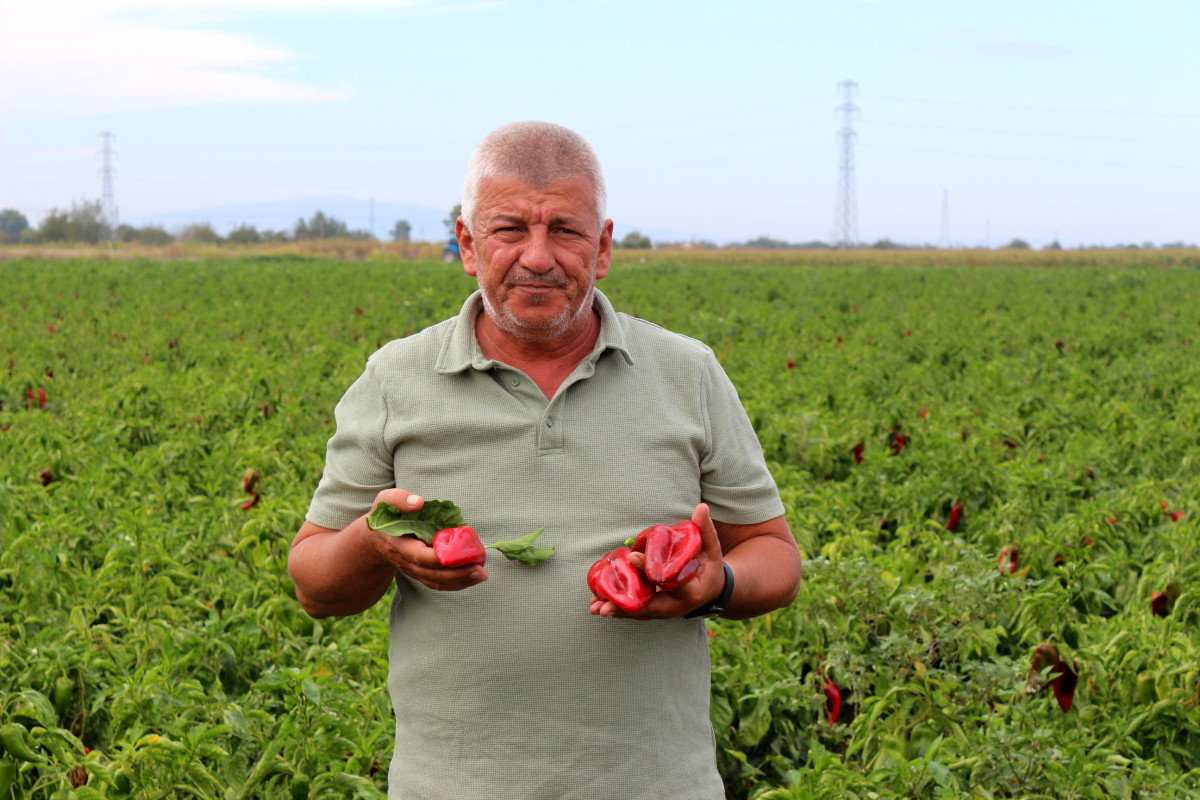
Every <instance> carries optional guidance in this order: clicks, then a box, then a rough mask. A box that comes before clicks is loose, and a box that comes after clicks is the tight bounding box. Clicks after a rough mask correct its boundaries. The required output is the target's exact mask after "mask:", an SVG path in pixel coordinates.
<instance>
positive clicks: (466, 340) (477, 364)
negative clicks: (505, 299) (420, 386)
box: [434, 289, 633, 375]
mask: <svg viewBox="0 0 1200 800" xmlns="http://www.w3.org/2000/svg"><path fill="white" fill-rule="evenodd" d="M592 308H594V309H595V310H596V311H597V312H599V314H600V335H599V337H597V339H596V346H595V347H594V348H592V354H591V355H590V356H588V360H589V361H591V362H592V363H593V364H594V363H595V362H596V361H597V360H599V358H600V356H601V355H603V354H604V351H605V350H609V349H612V350H615V351H617V352H618V353H620V354H621V355H622V357H624V359H625V363H627V364H632V363H633V354H632V353H631V352H630V350H629V343H628V341H627V340H626V338H625V331H624V329H623V328H622V327H621V320H620V319H619V317H618V316H617V312H616V311H615V310H614V309H613V306H612V303H610V302H609V300H608V298H607V297H605V296H604V294H603V293H602V292H601V291H600V290H599V289H594V290H593V291H592ZM482 312H483V296H482V295H481V294H480V292H479V290H478V289H477V290H475V291H474V292H473V293H472V294H471V296H470V297H468V298H467V300H466V302H464V303H463V306H462V309H461V310H460V311H459V312H458V316H457V317H455V318H454V320H453V322H452V323H451V327H450V335H449V336H447V337H446V340H445V341H444V342H443V343H442V349H441V351H440V352H439V353H438V358H437V363H436V364H434V370H435V371H436V372H439V373H442V374H447V375H448V374H453V373H456V372H462V371H464V370H466V369H467V368H468V367H473V368H475V369H478V370H486V369H490V368H491V367H492V365H493V364H495V363H496V362H495V361H493V360H492V359H490V358H488V357H487V356H485V355H484V354H483V351H482V350H481V349H480V348H479V341H478V340H477V339H476V338H475V319H476V318H477V317H478V316H479V315H480V313H482Z"/></svg>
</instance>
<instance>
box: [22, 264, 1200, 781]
mask: <svg viewBox="0 0 1200 800" xmlns="http://www.w3.org/2000/svg"><path fill="white" fill-rule="evenodd" d="M910 255H911V254H910ZM1034 255H1036V254H1034ZM733 257H736V256H732V255H731V258H733ZM800 258H801V257H800V256H797V257H796V260H794V261H788V260H787V259H784V258H772V259H770V260H762V259H753V258H746V259H743V260H741V261H740V262H739V263H733V262H729V261H727V262H724V263H722V262H721V261H719V260H715V259H713V258H711V257H708V256H706V257H704V258H697V259H695V260H679V259H670V258H655V259H652V262H651V263H649V264H645V265H642V264H628V265H618V266H617V267H616V268H614V270H613V272H612V273H611V274H610V276H609V277H608V278H606V279H605V281H604V282H603V283H602V284H601V289H602V290H604V291H605V292H606V293H607V294H608V295H609V297H610V298H612V299H613V301H614V303H615V305H616V306H617V307H618V308H619V309H621V310H625V311H627V312H629V313H632V314H637V315H639V316H642V317H645V318H647V319H650V320H653V321H655V322H657V323H659V324H662V325H664V326H666V327H668V328H671V329H674V330H677V331H680V332H683V333H686V334H688V335H691V336H694V337H696V338H699V339H701V340H703V341H705V342H706V343H708V344H709V345H710V346H711V347H712V348H713V349H714V351H715V352H716V353H717V354H718V356H719V358H720V359H721V360H722V363H723V364H724V366H725V368H726V370H727V371H728V372H729V374H730V376H731V377H732V378H733V380H734V382H735V384H736V385H737V386H738V389H739V392H740V394H741V398H742V401H743V404H744V405H745V407H746V409H747V411H748V412H749V414H750V417H751V419H752V421H753V422H754V424H755V427H756V429H757V430H758V432H759V436H760V439H761V441H762V444H763V448H764V452H765V453H766V455H767V458H768V459H769V462H770V464H771V466H772V469H773V472H774V474H775V476H776V480H777V482H778V484H779V486H780V490H781V494H782V495H783V498H784V501H785V505H786V507H787V515H788V521H789V524H790V525H791V527H792V530H793V532H794V533H795V535H796V538H797V541H798V542H799V543H800V545H801V549H802V550H803V552H804V554H805V557H806V562H805V580H804V584H803V587H802V589H801V593H800V596H799V598H798V599H797V601H796V602H795V604H793V606H791V607H790V608H788V609H785V610H782V611H777V612H774V613H773V614H770V615H767V616H765V617H762V618H759V619H756V620H752V621H748V622H729V621H725V620H719V621H714V622H712V623H710V624H711V631H712V638H711V639H710V646H711V651H712V657H713V702H712V718H713V723H714V728H715V729H716V732H717V739H718V746H719V753H718V757H719V764H720V767H721V770H722V774H723V775H724V776H725V778H726V781H727V785H728V794H729V796H730V797H735V798H753V799H754V800H768V798H770V799H771V800H780V799H781V798H797V799H799V798H823V797H829V798H834V797H837V798H843V797H851V798H854V797H863V798H865V797H897V798H899V797H906V798H907V797H929V798H942V797H980V798H991V797H1022V798H1026V797H1141V798H1148V797H1154V798H1159V797H1161V798H1168V797H1172V798H1173V797H1194V796H1200V772H1198V771H1197V770H1198V769H1200V708H1198V705H1200V685H1198V681H1200V638H1198V633H1197V623H1198V622H1200V599H1198V598H1200V583H1198V581H1197V572H1198V570H1200V567H1198V566H1197V563H1198V559H1197V555H1198V552H1197V550H1198V549H1200V537H1198V536H1197V532H1198V529H1197V519H1198V518H1200V478H1197V475H1198V474H1200V469H1198V467H1200V463H1198V462H1200V389H1198V388H1197V387H1200V357H1198V356H1197V351H1196V348H1198V347H1200V309H1198V308H1197V307H1196V306H1195V304H1188V303H1187V302H1186V301H1185V298H1188V297H1191V296H1196V295H1197V294H1198V290H1200V285H1198V284H1200V271H1196V270H1191V269H1175V268H1163V267H1162V265H1157V264H1153V263H1147V264H1136V265H1130V266H1124V267H1120V268H1113V267H1108V266H1093V265H1091V264H1089V263H1085V264H1080V265H1074V266H1072V265H1070V264H1059V265H1057V266H1046V265H1044V264H1035V263H1033V261H1032V260H1031V261H1030V262H1029V263H1022V262H1021V261H1020V260H1016V259H1008V260H1006V261H1005V262H1004V263H1000V264H995V265H991V266H987V268H980V266H979V265H978V264H973V263H966V262H962V263H956V262H955V261H954V259H952V258H949V257H948V256H947V254H941V256H939V258H938V260H937V261H936V262H933V261H930V262H929V263H922V262H921V261H920V260H918V259H915V258H906V259H905V260H904V263H902V264H901V263H897V264H880V263H876V262H865V261H864V262H861V263H856V262H855V261H854V260H853V259H841V260H840V261H838V263H829V264H823V265H822V266H819V267H812V266H805V264H804V263H803V261H801V260H800ZM1168 266H1170V265H1168ZM1176 266H1177V265H1176ZM0 278H2V280H3V286H4V292H3V293H2V294H0V375H2V376H3V383H2V384H0V725H3V724H5V723H11V722H17V723H18V724H20V725H22V726H23V727H24V728H25V729H26V730H27V731H28V738H27V740H26V741H27V742H28V743H29V745H30V747H31V748H32V749H33V752H34V754H35V755H36V758H35V759H34V760H33V761H24V760H21V761H18V760H17V759H15V758H13V757H12V756H7V757H0V781H2V780H3V775H4V772H3V765H4V763H5V761H6V760H7V761H8V762H10V763H12V764H13V765H14V767H15V772H16V775H15V778H14V781H15V783H16V784H17V785H18V786H19V787H20V791H21V792H22V793H23V794H22V795H20V796H25V797H33V798H49V797H70V796H73V797H76V798H79V799H80V800H87V798H98V797H133V798H160V797H161V798H168V797H177V796H193V797H201V798H238V797H241V798H266V797H277V796H281V795H286V794H287V793H288V790H289V789H291V788H295V789H296V791H297V792H300V791H302V790H303V791H306V792H307V795H308V796H310V797H314V798H319V797H330V798H334V797H347V796H358V797H363V798H377V797H381V796H382V794H381V793H382V791H383V789H384V787H385V784H386V779H385V775H386V771H387V760H388V754H389V753H390V751H391V730H392V722H391V709H390V708H389V707H388V702H387V697H386V693H385V691H384V685H385V679H386V649H385V642H386V637H387V628H386V611H385V609H384V608H383V607H382V605H381V606H380V607H378V608H376V609H373V610H372V611H370V612H368V613H365V614H362V615H359V616H358V617H355V618H348V619H333V620H323V621H320V622H314V621H313V620H311V619H309V618H308V617H306V616H305V615H304V614H303V613H302V612H301V611H300V609H299V607H298V605H297V603H296V602H295V599H294V596H293V594H292V587H291V585H290V582H289V580H288V578H287V574H286V569H285V563H286V556H287V549H288V545H289V543H290V541H291V538H292V536H293V535H294V532H295V531H296V529H297V528H298V527H299V525H300V523H301V521H302V515H303V513H304V511H305V509H306V508H307V504H308V500H309V497H310V496H311V492H312V490H313V488H314V486H315V484H316V481H317V478H318V475H319V472H320V469H321V467H322V462H323V457H324V449H325V441H326V439H327V438H328V436H329V435H330V433H331V432H332V410H333V406H334V405H335V404H336V402H337V400H338V398H339V397H340V396H341V394H342V392H343V391H344V390H345V388H346V386H348V385H349V383H350V382H351V381H353V380H354V378H355V377H357V375H358V373H359V371H360V370H361V367H362V364H363V362H364V360H365V358H366V357H367V356H368V355H369V354H370V353H371V352H372V351H374V350H375V349H376V348H377V347H378V346H379V345H380V344H381V343H383V342H386V341H388V340H390V339H393V338H396V337H400V336H404V335H406V334H408V333H411V332H413V331H416V330H420V329H421V328H423V327H425V326H427V325H430V324H432V323H433V322H436V321H438V320H440V319H443V318H445V317H446V316H448V315H450V314H452V313H454V311H455V310H456V309H457V308H458V306H459V305H460V304H461V302H462V299H463V298H464V297H465V296H466V295H467V294H468V293H469V292H470V291H471V290H472V288H473V281H472V280H471V279H468V278H466V277H465V276H463V275H462V274H461V271H460V270H455V269H454V268H448V267H446V266H444V265H440V264H437V265H435V264H425V263H389V262H384V261H370V262H365V263H345V262H337V261H329V260H320V259H310V258H303V257H276V258H257V259H256V258H245V259H240V260H223V261H201V262H194V263H190V262H189V263H183V262H166V261H150V260H143V261H112V262H105V261H87V260H78V261H64V262H46V261H37V260H16V261H9V262H0ZM248 470H249V471H252V472H257V473H259V475H260V476H261V477H260V479H259V481H258V484H257V486H256V487H255V489H256V492H257V500H256V501H255V502H253V503H250V502H248V501H249V500H251V499H252V496H251V495H248V494H247V492H246V491H245V488H244V485H243V476H244V475H245V473H246V472H247V471H248ZM243 506H246V507H245V508H243ZM956 507H958V509H959V510H958V511H957V512H956V511H955V508H956ZM952 515H957V516H958V518H957V521H956V522H955V523H954V524H953V525H952V526H951V527H952V529H948V527H947V526H948V523H950V520H951V517H952ZM1005 548H1008V551H1007V552H1006V553H1005V555H1004V559H1003V561H1002V559H1001V552H1002V550H1004V549H1005ZM1013 551H1015V552H1016V553H1017V555H1016V562H1015V565H1014V564H1013V562H1012V561H1010V560H1008V559H1009V558H1010V555H1009V554H1010V553H1012V552H1013ZM1156 594H1158V595H1160V599H1159V600H1158V601H1157V605H1155V601H1154V596H1155V595H1156ZM1161 598H1166V599H1161ZM1164 611H1165V613H1158V612H1164ZM1042 643H1048V644H1052V645H1054V647H1055V648H1056V651H1057V653H1058V654H1059V655H1060V657H1061V659H1062V662H1063V663H1064V664H1066V665H1068V666H1069V667H1071V669H1072V671H1073V672H1074V673H1075V674H1077V675H1078V685H1077V687H1076V689H1075V691H1074V695H1073V698H1072V702H1071V704H1070V706H1069V710H1067V711H1063V710H1062V707H1061V705H1060V703H1059V702H1056V697H1055V695H1054V693H1053V692H1052V691H1051V690H1050V689H1049V688H1046V689H1043V688H1042V684H1043V683H1044V682H1045V679H1048V678H1050V677H1053V675H1052V674H1046V673H1047V671H1046V670H1041V673H1042V674H1040V675H1039V674H1035V675H1033V676H1032V677H1031V675H1030V671H1031V666H1032V663H1033V662H1032V658H1033V653H1034V650H1035V648H1036V647H1037V646H1038V645H1039V644H1042ZM1051 672H1052V671H1051ZM828 685H832V686H834V687H836V690H837V693H838V694H839V695H840V698H841V704H840V710H838V714H837V716H836V718H834V719H832V720H831V719H830V718H829V717H830V712H831V710H833V708H832V704H831V701H830V700H829V699H828V698H829V695H828V694H827V693H826V691H827V686H828ZM4 797H5V795H4V794H3V790H2V788H0V798H4Z"/></svg>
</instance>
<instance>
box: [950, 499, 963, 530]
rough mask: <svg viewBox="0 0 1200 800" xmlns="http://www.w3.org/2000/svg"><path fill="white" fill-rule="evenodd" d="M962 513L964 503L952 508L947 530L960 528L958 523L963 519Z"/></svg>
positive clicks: (956, 504)
mask: <svg viewBox="0 0 1200 800" xmlns="http://www.w3.org/2000/svg"><path fill="white" fill-rule="evenodd" d="M962 512H963V507H962V503H955V504H954V505H953V506H951V507H950V519H948V520H946V530H948V531H952V530H954V529H955V528H957V527H958V521H959V520H961V519H962Z"/></svg>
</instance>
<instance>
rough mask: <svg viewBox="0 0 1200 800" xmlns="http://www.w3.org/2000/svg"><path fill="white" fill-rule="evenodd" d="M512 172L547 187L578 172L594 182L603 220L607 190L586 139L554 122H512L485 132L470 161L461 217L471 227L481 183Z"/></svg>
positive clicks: (597, 210)
mask: <svg viewBox="0 0 1200 800" xmlns="http://www.w3.org/2000/svg"><path fill="white" fill-rule="evenodd" d="M499 175H509V176H512V177H514V178H517V179H519V180H521V181H522V182H524V183H528V184H529V185H530V186H535V187H537V188H539V189H540V188H543V187H546V186H549V185H550V184H552V183H557V182H558V181H562V180H567V179H569V178H575V177H578V176H580V175H582V176H585V177H587V178H590V179H591V181H592V185H593V186H595V187H596V217H597V221H598V222H599V223H600V225H601V227H603V225H604V219H605V206H606V205H607V200H608V194H607V191H606V190H605V187H604V173H603V172H602V171H601V170H600V160H599V159H598V158H596V153H595V151H594V150H592V146H591V145H590V144H588V143H587V140H586V139H584V138H583V137H582V136H580V135H579V134H578V133H575V131H573V130H570V129H569V128H564V127H563V126H561V125H555V124H554V123H552V122H513V123H510V124H508V125H504V126H502V127H500V128H497V129H496V130H494V131H492V132H491V133H489V134H488V135H487V136H485V137H484V139H483V141H482V142H480V143H479V146H478V147H476V148H475V152H474V153H472V154H471V161H470V162H469V163H468V164H467V179H466V180H465V181H464V182H463V193H462V216H463V220H465V221H466V223H467V227H468V228H469V227H471V223H472V220H473V218H474V215H475V204H476V202H477V201H478V199H479V187H480V186H481V185H482V184H483V182H484V180H486V179H488V178H494V177H497V176H499Z"/></svg>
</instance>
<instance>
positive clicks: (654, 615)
mask: <svg viewBox="0 0 1200 800" xmlns="http://www.w3.org/2000/svg"><path fill="white" fill-rule="evenodd" d="M692 522H694V523H696V527H698V528H699V529H700V533H701V535H702V536H703V537H704V547H703V549H702V550H701V552H700V555H699V559H700V566H699V568H697V570H696V576H695V578H693V579H692V580H689V581H688V582H687V583H685V584H683V585H682V586H680V587H679V588H678V589H676V590H674V591H671V592H659V593H658V594H656V595H655V596H654V599H653V600H651V601H650V604H649V605H647V606H646V607H645V608H643V609H642V610H641V611H638V612H636V613H633V614H626V613H625V612H622V611H621V610H619V609H618V608H617V607H616V606H615V605H613V604H612V603H610V602H605V601H602V600H599V599H597V598H595V597H593V598H592V601H591V607H590V610H591V613H593V614H598V615H600V616H604V617H635V618H637V619H662V618H670V617H682V616H683V615H684V614H686V613H688V612H689V611H692V610H693V609H696V608H699V607H700V606H703V605H707V604H709V603H711V602H713V601H714V600H716V599H717V598H718V597H720V596H721V592H722V591H724V589H725V570H724V568H723V567H722V566H721V562H722V561H724V562H725V563H726V564H728V565H729V568H730V569H731V570H732V571H733V577H734V581H733V596H732V597H730V599H729V603H728V604H727V605H726V606H725V613H723V614H722V615H721V616H723V617H725V618H727V619H749V618H751V617H757V616H758V615H760V614H765V613H767V612H768V611H773V610H774V609H776V608H783V607H784V606H786V605H789V604H790V603H791V602H792V601H793V600H795V599H796V594H797V592H799V591H800V570H801V559H800V549H799V548H798V547H797V546H796V539H795V538H794V537H793V536H792V532H791V529H789V528H788V525H787V521H786V520H785V519H784V518H783V517H782V516H779V517H775V518H774V519H769V520H767V521H766V522H760V523H757V524H754V525H732V524H729V523H726V522H714V521H713V520H712V518H711V517H710V516H709V513H708V506H707V505H706V504H704V503H701V504H700V505H698V506H696V510H695V511H694V512H693V513H692ZM645 558H646V557H645V554H643V553H633V554H631V555H630V557H629V560H630V562H631V563H633V564H635V565H636V566H638V567H639V568H642V567H643V566H644V564H645Z"/></svg>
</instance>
